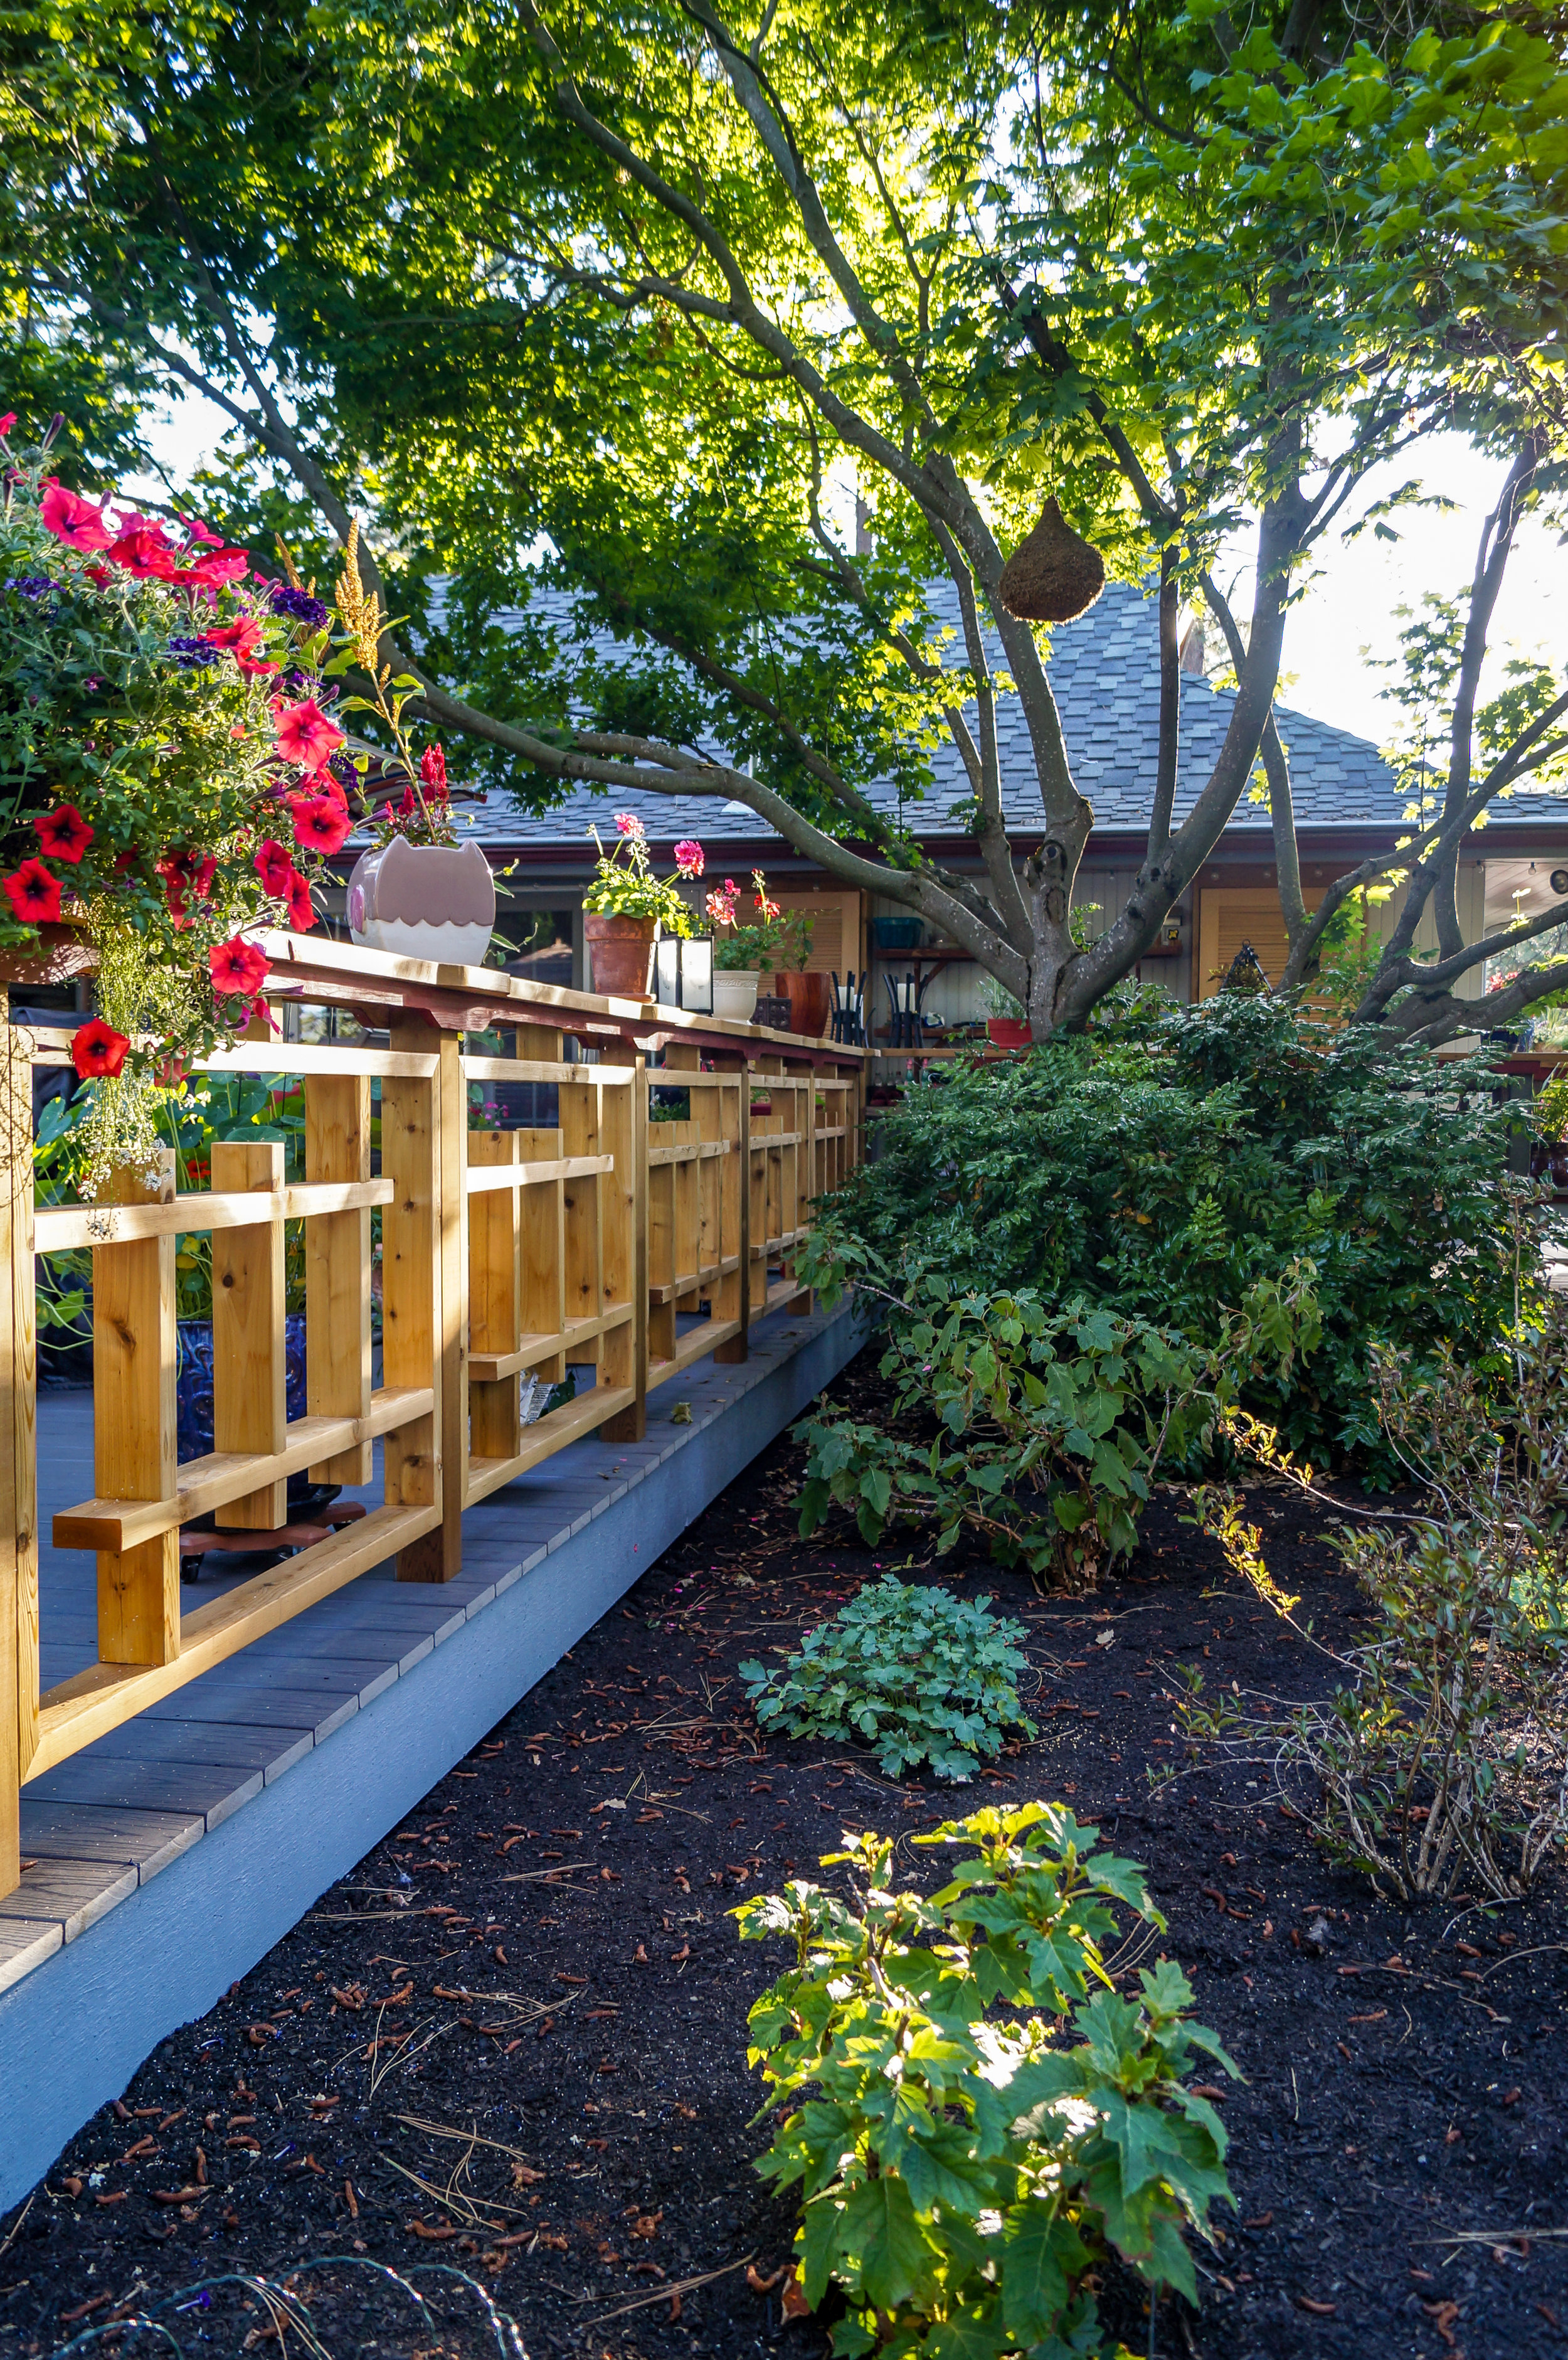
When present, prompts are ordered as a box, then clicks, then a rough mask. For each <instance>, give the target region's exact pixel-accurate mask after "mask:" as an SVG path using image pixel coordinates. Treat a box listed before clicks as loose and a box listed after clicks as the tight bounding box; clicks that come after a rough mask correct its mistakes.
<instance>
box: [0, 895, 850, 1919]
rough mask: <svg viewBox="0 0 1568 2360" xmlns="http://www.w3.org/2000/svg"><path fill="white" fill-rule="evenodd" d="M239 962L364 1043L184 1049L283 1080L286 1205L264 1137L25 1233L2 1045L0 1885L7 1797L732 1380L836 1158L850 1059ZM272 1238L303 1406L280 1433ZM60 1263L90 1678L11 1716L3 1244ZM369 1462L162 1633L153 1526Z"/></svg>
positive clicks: (443, 1553)
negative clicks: (200, 1175) (181, 1320)
mask: <svg viewBox="0 0 1568 2360" xmlns="http://www.w3.org/2000/svg"><path fill="white" fill-rule="evenodd" d="M267 950H268V952H269V954H270V956H271V957H272V960H273V969H272V974H271V976H270V978H269V981H268V985H267V993H268V998H269V1001H270V1004H271V1007H272V1010H273V1011H274V1018H275V1020H276V1016H277V1011H279V1010H280V1009H287V1008H289V1006H290V1005H293V1006H296V1007H299V1008H305V1007H311V1006H313V1007H318V1008H320V1007H327V1008H331V1007H336V1008H339V1009H346V1010H349V1011H353V1012H354V1015H355V1016H356V1017H357V1018H358V1019H359V1020H360V1022H361V1025H362V1026H363V1027H365V1028H368V1029H372V1030H382V1029H385V1030H386V1032H387V1035H388V1045H387V1046H386V1047H384V1048H383V1047H379V1046H375V1045H358V1044H354V1045H351V1044H349V1043H337V1042H323V1043H309V1042H301V1041H299V1040H298V1039H293V1038H289V1037H288V1035H289V1032H294V1031H298V1029H299V1028H298V1026H293V1025H289V1024H287V1023H286V1024H285V1028H284V1037H281V1038H277V1037H270V1036H269V1037H267V1038H265V1039H256V1040H246V1041H245V1042H244V1043H241V1044H240V1045H239V1046H238V1047H236V1048H234V1049H232V1050H229V1051H226V1052H224V1053H223V1054H218V1055H215V1056H213V1057H212V1059H210V1060H209V1061H208V1062H207V1065H206V1067H205V1068H204V1070H207V1071H212V1072H217V1073H229V1074H234V1073H238V1074H254V1075H265V1076H283V1077H287V1078H288V1080H289V1082H290V1083H293V1082H298V1083H299V1085H301V1086H302V1090H303V1098H304V1157H305V1178H304V1180H303V1181H302V1182H296V1183H295V1184H293V1185H288V1184H286V1181H285V1175H284V1150H283V1148H282V1147H281V1146H280V1145H278V1144H276V1143H268V1142H259V1143H256V1144H254V1145H251V1144H239V1143H225V1142H216V1143H214V1145H213V1148H212V1187H211V1188H210V1189H201V1190H198V1191H191V1192H189V1193H180V1194H177V1193H176V1187H175V1169H174V1159H173V1156H172V1154H169V1156H168V1157H167V1158H165V1159H164V1162H163V1164H162V1165H161V1166H160V1168H158V1170H156V1171H155V1172H153V1173H152V1174H151V1175H147V1174H141V1175H136V1178H135V1179H134V1180H133V1179H132V1178H131V1177H130V1176H129V1175H122V1183H121V1185H119V1186H118V1187H116V1188H115V1189H114V1190H112V1191H110V1192H107V1194H108V1195H109V1196H113V1198H114V1201H113V1202H109V1201H104V1200H103V1199H101V1200H100V1201H99V1202H96V1203H94V1204H93V1205H90V1206H77V1205H64V1206H51V1207H46V1208H43V1209H40V1210H38V1212H37V1213H36V1214H35V1211H34V1202H33V1177H32V1120H31V1107H32V1098H31V1088H30V1082H31V1067H32V1065H34V1064H59V1063H60V1062H61V1061H62V1058H63V1055H64V1054H66V1049H67V1036H65V1035H63V1034H62V1035H60V1036H58V1037H51V1036H49V1035H47V1034H40V1033H35V1032H29V1031H27V1029H26V1028H23V1027H16V1026H11V1027H6V1028H5V1031H4V1033H3V1035H0V1097H3V1101H4V1102H3V1105H0V1123H3V1125H4V1135H5V1143H6V1185H5V1194H4V1200H3V1201H4V1207H5V1219H6V1241H5V1242H6V1251H5V1252H3V1253H0V1288H3V1289H4V1292H5V1305H4V1307H3V1309H0V1372H4V1374H5V1379H6V1382H7V1385H8V1393H9V1415H7V1416H5V1417H4V1424H3V1426H0V1437H3V1436H4V1435H8V1436H9V1437H10V1445H9V1450H8V1453H7V1451H6V1449H5V1444H4V1440H3V1438H0V1484H5V1485H8V1487H9V1492H10V1498H9V1501H8V1502H6V1503H5V1506H6V1507H7V1508H8V1510H9V1513H5V1512H4V1510H0V1550H3V1552H4V1554H3V1561H0V1893H5V1892H8V1891H10V1890H11V1889H13V1887H14V1886H15V1885H16V1882H17V1880H18V1875H19V1853H18V1823H17V1797H18V1792H19V1789H20V1787H21V1786H22V1785H24V1784H25V1783H26V1782H27V1780H28V1779H29V1778H33V1777H37V1776H38V1775H41V1774H42V1773H43V1772H44V1771H46V1770H48V1769H49V1768H51V1767H53V1766H54V1765H56V1764H57V1763H59V1762H61V1761H63V1760H65V1759H66V1758H67V1757H68V1756H69V1755H70V1754H73V1753H75V1752H77V1751H78V1750H79V1749H80V1748H81V1747H82V1746H84V1745H87V1744H89V1743H92V1742H93V1740H94V1739H95V1738H98V1737H101V1736H103V1734H104V1733H105V1732H108V1731H110V1730H112V1729H114V1728H117V1727H118V1726H120V1724H122V1723H123V1722H125V1721H128V1720H130V1719H131V1718H132V1717H133V1716H134V1715H135V1714H136V1713H138V1712H140V1711H141V1710H143V1709H144V1708H145V1707H147V1706H148V1705H150V1704H153V1703H155V1702H156V1701H158V1699H161V1698H163V1697H166V1696H168V1695H169V1694H170V1693H171V1692H172V1691H173V1690H174V1689H176V1688H180V1687H182V1686H183V1685H184V1683H185V1682H186V1681H188V1680H191V1679H194V1678H196V1677H198V1675H199V1674H201V1673H202V1672H204V1671H206V1670H208V1669H210V1668H211V1667H212V1666H213V1665H214V1664H217V1663H220V1662H222V1661H223V1659H224V1658H225V1657H227V1656H229V1655H234V1654H236V1653H237V1652H238V1651H239V1650H240V1649H242V1648H244V1647H245V1646H246V1645H248V1644H250V1642H251V1641H252V1640H254V1639H257V1638H259V1637H261V1636H262V1635H263V1634H264V1633H267V1632H268V1631H271V1630H274V1629H276V1628H277V1627H278V1624H280V1623H282V1622H287V1621H288V1620H289V1618H290V1617H291V1616H293V1615H295V1614H299V1613H300V1612H303V1610H304V1609H305V1608H306V1607H308V1606H310V1605H311V1604H313V1603H314V1602H315V1601H317V1600H318V1599H321V1598H324V1597H326V1596H327V1595H328V1594H329V1593H330V1592H331V1591H332V1590H337V1589H339V1588H341V1587H342V1585H343V1583H345V1582H348V1581H352V1580H353V1579H354V1578H355V1576H356V1575H358V1574H361V1573H364V1572H366V1571H368V1570H369V1569H370V1568H373V1567H375V1566H378V1565H381V1564H383V1563H385V1562H386V1561H387V1559H388V1558H391V1557H395V1558H396V1560H397V1574H398V1578H399V1579H404V1580H416V1581H443V1580H448V1579H451V1578H452V1576H453V1575H454V1574H455V1573H457V1572H458V1570H459V1569H460V1568H461V1565H462V1561H463V1529H462V1519H463V1509H464V1508H465V1507H467V1506H470V1505H472V1504H473V1503H474V1502H476V1501H479V1500H483V1499H484V1498H485V1496H486V1495H487V1494H488V1493H490V1492H492V1491H496V1490H498V1489H499V1488H500V1487H501V1486H502V1485H503V1484H506V1483H507V1482H510V1481H511V1480H513V1478H514V1477H516V1476H517V1475H520V1474H522V1473H524V1472H525V1471H526V1470H528V1469H529V1468H532V1467H536V1466H538V1465H539V1463H540V1462H541V1461H542V1460H544V1459H548V1458H550V1456H551V1455H552V1453H554V1452H555V1451H558V1450H560V1449H561V1448H564V1447H565V1445H567V1444H568V1443H570V1442H572V1441H574V1440H576V1439H577V1438H578V1437H581V1436H583V1435H585V1434H589V1433H593V1432H594V1431H600V1432H603V1433H604V1434H605V1435H606V1436H607V1437H609V1438H611V1439H613V1440H617V1441H628V1440H636V1439H638V1438H639V1437H641V1435H642V1432H643V1430H644V1423H645V1417H646V1404H647V1397H648V1392H649V1390H650V1389H651V1388H653V1387H656V1386H659V1385H661V1384H665V1383H667V1382H670V1380H671V1379H673V1378H677V1377H679V1376H680V1375H681V1374H682V1373H683V1372H684V1371H686V1370H688V1369H689V1368H691V1366H692V1365H693V1364H694V1363H695V1362H697V1361H699V1360H702V1359H703V1358H705V1357H706V1356H708V1355H709V1354H712V1355H713V1357H714V1358H715V1359H716V1360H744V1359H745V1358H746V1349H747V1333H748V1329H749V1327H750V1326H751V1325H752V1323H753V1322H754V1321H756V1320H757V1319H759V1318H761V1317H765V1316H766V1315H767V1314H768V1312H770V1311H773V1310H775V1309H777V1308H779V1306H781V1305H784V1304H807V1303H809V1300H810V1297H809V1295H806V1294H804V1293H803V1291H802V1290H801V1288H800V1285H799V1284H798V1282H797V1280H796V1277H795V1274H794V1256H795V1251H796V1249H797V1248H798V1246H799V1245H800V1240H801V1239H802V1238H803V1236H804V1235H805V1232H806V1229H807V1226H808V1224H809V1221H810V1218H811V1200H812V1198H813V1197H814V1196H818V1195H820V1194H821V1193H822V1191H824V1190H825V1189H827V1188H830V1187H832V1186H833V1185H836V1184H837V1183H838V1182H839V1181H840V1180H841V1179H842V1178H843V1177H844V1175H845V1174H846V1173H847V1172H848V1171H849V1169H850V1168H851V1167H852V1165H853V1164H854V1163H855V1158H856V1155H857V1153H858V1142H859V1139H860V1132H861V1084H862V1075H863V1068H864V1054H865V1053H864V1052H862V1051H858V1050H855V1049H849V1048H844V1047H839V1046H837V1045H835V1044H833V1043H827V1042H807V1041H804V1040H800V1039H799V1038H796V1037H794V1036H790V1035H787V1034H780V1033H770V1032H764V1031H762V1030H761V1029H760V1028H758V1027H756V1026H752V1025H739V1024H733V1023H728V1022H724V1021H722V1020H715V1019H713V1018H709V1017H698V1016H690V1015H687V1014H684V1013H683V1012H681V1011H673V1010H670V1009H664V1008H659V1009H657V1010H656V1009H654V1008H652V1007H651V1006H649V1005H648V1004H647V1003H644V1002H641V1001H635V1000H604V999H597V998H593V997H592V996H590V995H588V994H585V993H573V992H569V991H561V990H551V989H546V988H543V987H539V986H530V985H527V984H523V983H518V982H514V981H512V980H511V979H510V978H506V977H505V976H501V975H493V974H490V973H488V972H486V971H485V970H476V969H471V968H445V967H424V966H420V965H419V964H418V963H416V962H412V961H405V960H397V959H393V958H388V957H383V956H378V955H376V954H373V953H362V952H354V951H350V950H346V949H343V948H340V947H339V946H337V945H332V944H317V945H312V944H311V943H310V941H309V939H308V938H307V937H304V936H299V935H278V936H276V937H273V938H271V939H269V940H268V942H267ZM258 1029H261V1028H260V1027H253V1031H255V1030H258ZM357 1029H359V1028H356V1030H357ZM478 1032H484V1033H486V1034H488V1035H491V1036H494V1035H495V1034H497V1033H498V1034H499V1035H500V1036H501V1045H502V1048H503V1050H505V1049H506V1046H507V1038H506V1036H507V1035H510V1036H511V1038H510V1051H511V1054H499V1055H496V1054H484V1055H481V1054H468V1053H467V1049H466V1046H465V1043H467V1041H468V1040H469V1039H470V1038H471V1037H472V1036H473V1035H474V1033H478ZM569 1044H574V1046H575V1051H576V1054H575V1055H573V1056H570V1057H569V1055H568V1054H567V1052H568V1045H569ZM650 1057H652V1058H655V1059H662V1062H661V1063H657V1064H655V1065H651V1066H650V1065H649V1062H648V1060H649V1058H650ZM517 1082H531V1083H536V1084H538V1083H542V1084H547V1085H553V1086H554V1087H555V1090H556V1092H557V1111H558V1115H559V1121H558V1123H557V1125H556V1127H555V1128H554V1129H551V1130H539V1129H534V1130H523V1131H517V1130H513V1131H508V1130H502V1129H496V1130H483V1129H475V1128H474V1127H472V1115H471V1103H470V1101H471V1089H472V1086H473V1085H474V1084H478V1085H480V1086H481V1087H480V1094H481V1095H484V1094H485V1093H486V1092H487V1091H488V1089H490V1088H492V1087H495V1086H496V1085H498V1084H505V1083H517ZM650 1087H653V1088H658V1089H659V1090H661V1091H667V1090H669V1089H670V1088H676V1089H680V1090H682V1091H686V1092H689V1094H690V1109H691V1111H690V1119H689V1120H680V1121H662V1120H660V1121H654V1122H652V1123H650V1121H649V1090H650ZM373 1092H374V1099H373ZM754 1099H755V1100H756V1101H757V1104H756V1107H755V1109H754V1105H753V1101H754ZM376 1100H378V1110H379V1125H380V1153H379V1164H380V1169H379V1171H375V1170H373V1164H374V1162H375V1160H376V1159H375V1157H374V1156H373V1152H372V1124H373V1104H374V1103H375V1101H376ZM377 1212H378V1213H379V1217H380V1241H379V1247H378V1248H377V1247H376V1244H375V1242H374V1229H373V1220H374V1217H375V1215H376V1213H377ZM296 1220H298V1221H299V1222H301V1223H302V1224H303V1233H304V1265H305V1310H306V1360H307V1394H308V1400H307V1414H306V1415H305V1416H303V1417H301V1418H296V1419H294V1420H293V1421H292V1422H290V1420H289V1416H288V1413H287V1404H286V1367H285V1349H286V1347H285V1324H284V1323H285V1314H286V1309H287V1299H286V1285H285V1227H284V1225H285V1223H286V1222H289V1221H296ZM196 1233H208V1234H210V1235H211V1238H212V1325H213V1426H214V1434H213V1441H214V1448H213V1449H212V1451H211V1452H210V1453H209V1454H207V1455H206V1456H205V1457H202V1458H199V1459H188V1460H186V1461H185V1462H184V1463H183V1464H181V1463H180V1462H179V1460H178V1456H177V1454H178V1435H177V1430H176V1407H175V1379H176V1367H177V1357H178V1342H177V1333H176V1316H175V1287H174V1261H175V1254H176V1251H177V1241H178V1240H179V1239H180V1238H181V1237H188V1236H191V1235H192V1234H196ZM82 1248H87V1249H90V1250H91V1252H92V1256H93V1290H92V1292H93V1311H92V1317H93V1497H92V1498H90V1499H86V1500H83V1501H82V1502H80V1503H79V1504H77V1505H75V1506H73V1507H71V1508H68V1509H65V1510H63V1511H61V1512H60V1513H58V1514H57V1515H56V1516H55V1517H54V1519H53V1531H52V1537H53V1541H54V1545H55V1546H56V1547H57V1548H71V1549H91V1550H93V1552H94V1553H95V1555H96V1557H97V1568H98V1615H97V1626H98V1649H97V1661H96V1662H95V1663H93V1664H92V1665H90V1666H87V1667H86V1668H85V1669H84V1670H82V1671H80V1672H78V1673H77V1674H76V1675H75V1677H72V1678H70V1679H68V1680H66V1681H64V1682H63V1683H61V1684H60V1686H59V1687H57V1688H52V1689H50V1690H49V1691H48V1692H47V1693H40V1688H39V1672H38V1535H37V1513H38V1506H37V1502H38V1483H37V1452H36V1398H35V1386H36V1347H37V1336H36V1312H35V1292H34V1278H35V1267H36V1264H35V1256H38V1257H45V1256H49V1255H50V1254H56V1253H60V1252H63V1251H71V1250H73V1249H74V1250H80V1249H82ZM377 1298H379V1304H380V1329H381V1363H382V1365H381V1382H380V1383H379V1384H377V1383H376V1382H374V1377H373V1358H374V1353H373V1324H374V1323H373V1310H374V1305H375V1302H376V1299H377ZM568 1371H575V1372H577V1374H578V1375H579V1376H585V1375H591V1377H592V1383H591V1385H590V1386H589V1388H588V1390H586V1391H585V1392H582V1393H577V1394H576V1396H575V1398H572V1399H571V1400H569V1401H567V1402H566V1403H565V1404H564V1405H563V1406H561V1407H558V1408H555V1409H553V1410H550V1411H547V1413H546V1414H545V1415H542V1416H539V1417H538V1418H537V1419H536V1420H533V1421H532V1422H529V1421H528V1419H526V1418H525V1416H524V1414H523V1409H522V1404H521V1393H520V1380H521V1379H522V1378H523V1377H524V1376H525V1375H527V1376H532V1377H534V1378H536V1379H538V1380H539V1382H541V1383H542V1382H550V1383H552V1384H553V1383H558V1382H561V1381H562V1380H564V1379H565V1377H566V1375H567V1373H568ZM83 1440H84V1441H85V1437H83ZM376 1441H379V1442H380V1443H381V1445H382V1453H383V1470H384V1498H383V1502H382V1504H381V1505H379V1506H377V1507H375V1508H373V1509H371V1510H370V1511H369V1512H368V1513H365V1514H363V1515H360V1516H358V1518H357V1520H356V1521H354V1522H352V1523H348V1524H344V1525H343V1527H342V1528H341V1529H340V1530H337V1531H335V1532H333V1533H332V1535H330V1537H326V1538H321V1539H316V1540H313V1541H310V1543H309V1544H308V1545H306V1546H300V1547H299V1548H298V1550H297V1553H296V1554H294V1555H292V1556H291V1557H289V1558H287V1560H286V1561H284V1562H282V1563H279V1564H276V1565H274V1566H273V1567H272V1568H270V1569H269V1570H267V1571H266V1572H263V1573H259V1574H257V1575H256V1576H254V1577H253V1578H252V1579H247V1580H244V1581H242V1582H240V1583H239V1584H238V1585H237V1586H235V1587H234V1588H233V1589H231V1590H228V1591H227V1592H226V1593H225V1594H223V1595H222V1596H218V1597H214V1598H211V1599H210V1600H209V1601H207V1602H205V1603H203V1604H201V1605H198V1606H196V1607H195V1608H194V1609H193V1611H191V1612H184V1611H182V1602H181V1595H180V1528H181V1526H182V1525H186V1524H190V1523H191V1520H192V1519H194V1518H197V1517H204V1516H206V1515H208V1514H209V1513H210V1514H212V1517H213V1519H214V1523H215V1524H216V1526H217V1527H218V1529H219V1531H220V1532H221V1533H228V1534H238V1535H248V1534H251V1533H255V1534H256V1535H258V1536H261V1537H260V1539H259V1543H258V1545H259V1546H263V1547H265V1546H267V1540H266V1537H265V1536H266V1535H271V1534H276V1533H278V1532H279V1531H280V1530H281V1529H282V1528H283V1527H285V1526H286V1525H287V1524H288V1508H287V1492H288V1480H289V1477H290V1476H291V1475H294V1474H297V1473H300V1472H304V1473H307V1474H308V1475H309V1476H310V1478H311V1479H312V1480H314V1481H317V1482H320V1483H325V1484H339V1485H347V1486H350V1487H363V1486H365V1485H366V1484H368V1483H369V1482H370V1481H371V1480H372V1447H373V1445H374V1444H375V1443H376Z"/></svg>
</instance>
